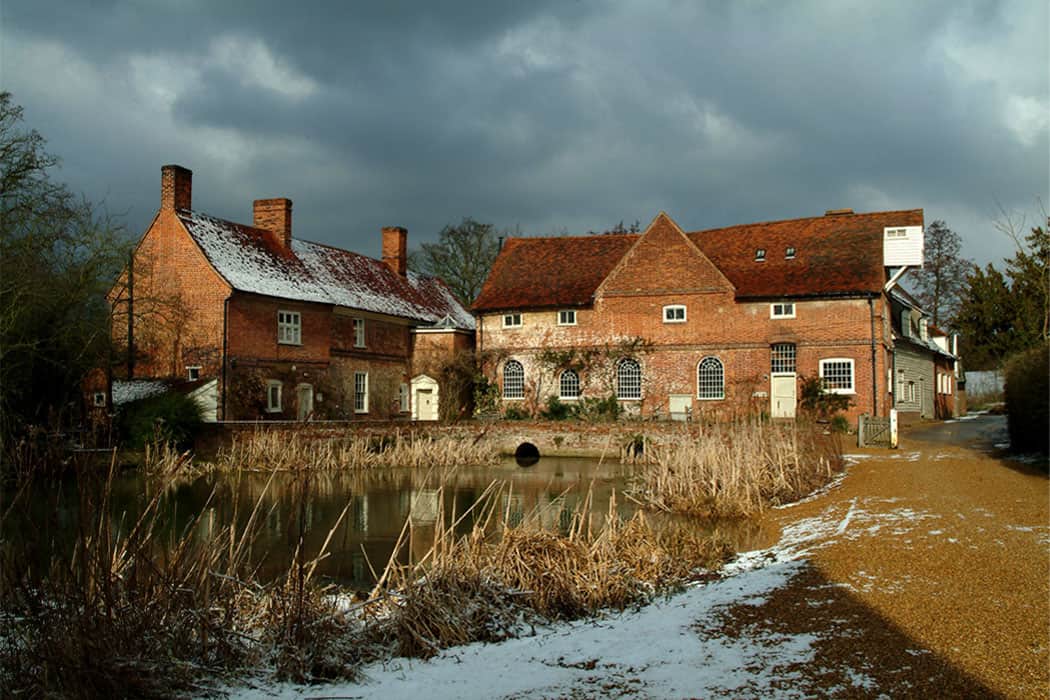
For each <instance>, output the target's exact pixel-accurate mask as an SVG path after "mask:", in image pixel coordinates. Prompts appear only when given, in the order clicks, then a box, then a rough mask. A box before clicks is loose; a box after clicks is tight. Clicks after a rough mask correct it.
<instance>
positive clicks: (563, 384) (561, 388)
mask: <svg viewBox="0 0 1050 700" xmlns="http://www.w3.org/2000/svg"><path fill="white" fill-rule="evenodd" d="M558 398H562V399H568V400H572V401H575V400H576V399H578V398H580V375H579V374H577V373H576V370H574V369H567V370H565V371H564V372H562V373H561V377H560V378H559V379H558Z"/></svg>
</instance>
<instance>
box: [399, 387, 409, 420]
mask: <svg viewBox="0 0 1050 700" xmlns="http://www.w3.org/2000/svg"><path fill="white" fill-rule="evenodd" d="M397 409H398V410H399V411H401V412H402V413H407V412H408V410H409V406H408V384H404V383H402V384H401V385H400V386H398V387H397Z"/></svg>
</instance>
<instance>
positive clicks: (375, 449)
mask: <svg viewBox="0 0 1050 700" xmlns="http://www.w3.org/2000/svg"><path fill="white" fill-rule="evenodd" d="M498 462H499V455H498V454H497V452H496V451H495V450H494V449H493V448H492V446H491V445H490V444H489V443H488V442H485V441H480V442H472V441H470V440H467V439H461V438H454V437H437V438H435V437H433V436H430V435H421V434H415V433H402V432H400V431H398V432H396V433H394V435H388V436H383V437H366V436H357V435H353V436H349V437H343V438H326V439H319V438H317V437H311V436H308V435H302V434H300V433H298V432H294V431H280V432H279V431H256V432H253V433H250V434H248V435H246V436H242V435H235V436H234V437H233V440H232V442H231V444H230V446H229V447H227V448H224V449H222V450H220V451H219V454H218V457H217V461H216V464H217V466H218V468H220V469H245V470H262V471H270V470H274V469H277V470H282V471H300V470H335V469H370V468H374V467H414V468H430V467H438V468H448V467H456V466H482V465H491V464H497V463H498Z"/></svg>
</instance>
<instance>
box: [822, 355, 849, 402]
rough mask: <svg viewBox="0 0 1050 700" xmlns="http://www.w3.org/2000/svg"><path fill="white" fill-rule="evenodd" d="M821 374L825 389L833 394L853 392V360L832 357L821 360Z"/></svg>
mask: <svg viewBox="0 0 1050 700" xmlns="http://www.w3.org/2000/svg"><path fill="white" fill-rule="evenodd" d="M820 376H821V378H822V379H823V380H824V390H825V391H827V392H829V393H832V394H853V393H855V391H854V388H853V360H851V359H849V358H838V357H834V358H830V359H827V360H821V361H820Z"/></svg>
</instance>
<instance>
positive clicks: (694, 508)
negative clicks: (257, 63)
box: [630, 420, 842, 517]
mask: <svg viewBox="0 0 1050 700" xmlns="http://www.w3.org/2000/svg"><path fill="white" fill-rule="evenodd" d="M841 468H842V449H841V445H840V442H839V440H838V436H836V435H833V434H832V435H826V434H825V432H824V430H823V429H822V428H821V426H817V425H814V424H808V423H802V422H792V423H773V422H769V421H760V420H750V421H742V422H737V423H729V424H716V425H711V426H706V427H704V428H703V429H702V432H701V433H700V434H699V435H698V436H694V437H692V438H690V439H679V440H675V441H674V442H672V443H671V444H659V443H656V442H651V441H650V442H647V443H646V449H645V453H644V464H642V465H640V466H639V468H638V470H637V473H636V475H635V477H634V480H633V483H632V487H631V491H630V495H631V497H632V498H633V499H635V500H637V501H639V502H641V503H643V504H645V505H647V506H650V507H653V508H657V509H660V510H665V511H669V512H679V513H688V514H692V515H697V516H702V517H734V516H742V515H751V514H753V513H757V512H760V511H762V510H763V509H764V508H766V507H767V506H770V505H777V504H782V503H787V502H790V501H793V500H797V499H798V498H800V497H802V496H804V495H806V494H808V493H810V492H812V491H813V490H814V489H816V488H819V487H820V486H822V485H823V484H825V483H827V481H828V480H830V478H831V477H832V476H833V475H834V474H835V472H837V471H840V470H841Z"/></svg>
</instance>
